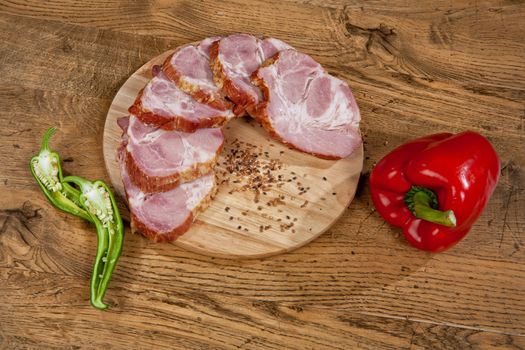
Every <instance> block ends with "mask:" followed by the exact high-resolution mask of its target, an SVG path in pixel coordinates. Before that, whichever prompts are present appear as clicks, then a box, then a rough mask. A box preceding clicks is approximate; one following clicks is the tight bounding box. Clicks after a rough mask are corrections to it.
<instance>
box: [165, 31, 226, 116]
mask: <svg viewBox="0 0 525 350" xmlns="http://www.w3.org/2000/svg"><path fill="white" fill-rule="evenodd" d="M219 39H220V37H213V38H207V39H204V40H203V41H201V42H200V43H199V44H198V45H191V44H190V45H185V46H182V47H180V48H178V49H177V50H175V52H174V53H173V54H172V55H171V56H169V57H168V58H167V59H166V61H165V62H164V64H163V66H162V71H163V72H164V74H165V75H166V76H167V77H168V78H169V79H170V80H171V81H173V82H174V83H175V84H176V85H177V87H178V88H179V89H181V90H182V91H184V92H185V93H187V94H189V95H190V96H191V97H193V98H194V99H195V100H196V101H198V102H201V103H205V104H207V105H210V106H212V107H214V108H216V109H219V110H222V111H226V110H228V109H231V108H232V106H233V104H232V103H231V102H230V101H228V100H226V99H225V97H224V95H223V94H222V93H221V90H220V89H219V88H218V87H217V86H216V85H215V83H214V82H213V73H212V72H211V68H210V46H211V44H212V43H213V42H214V41H217V40H219Z"/></svg>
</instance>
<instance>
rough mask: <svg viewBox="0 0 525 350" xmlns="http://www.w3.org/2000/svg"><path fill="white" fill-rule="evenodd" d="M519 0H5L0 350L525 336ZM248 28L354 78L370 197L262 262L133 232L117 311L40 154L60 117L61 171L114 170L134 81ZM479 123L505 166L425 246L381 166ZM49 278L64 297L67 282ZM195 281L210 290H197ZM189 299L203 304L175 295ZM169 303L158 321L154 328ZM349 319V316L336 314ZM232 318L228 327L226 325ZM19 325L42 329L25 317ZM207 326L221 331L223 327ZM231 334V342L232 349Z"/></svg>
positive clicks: (500, 341) (0, 7)
mask: <svg viewBox="0 0 525 350" xmlns="http://www.w3.org/2000/svg"><path fill="white" fill-rule="evenodd" d="M345 5H346V6H345ZM524 11H525V8H524V7H523V6H522V4H520V2H510V1H508V2H503V3H499V2H498V3H495V2H492V1H476V2H470V1H456V2H452V3H451V2H449V1H443V2H441V1H440V2H418V3H414V2H411V1H410V2H400V3H398V4H397V6H393V5H392V4H391V2H386V1H369V2H366V3H363V4H357V5H356V3H355V2H342V3H340V2H336V1H330V0H327V1H305V2H301V1H295V0H294V1H286V2H281V1H270V2H264V3H261V2H255V1H253V2H248V3H244V2H243V3H242V4H241V2H240V1H233V2H211V1H204V2H177V3H174V4H171V3H167V2H164V1H157V2H138V3H137V2H134V3H128V2H125V3H124V2H122V3H107V2H97V1H89V2H82V3H77V4H76V5H71V6H64V4H63V3H62V2H60V3H58V2H46V4H44V3H42V2H39V1H32V2H21V1H18V0H15V1H13V0H11V1H9V2H2V3H1V4H0V39H1V40H2V43H3V45H2V48H1V49H0V62H1V64H0V74H1V75H2V84H0V104H1V105H2V106H3V108H2V109H1V110H0V120H1V121H2V130H1V131H0V150H1V152H0V163H1V164H3V165H4V166H3V167H2V168H1V170H0V191H1V192H2V194H3V196H2V197H1V198H0V228H1V229H0V269H1V270H2V274H1V276H0V284H1V285H2V286H4V285H5V286H6V287H5V288H4V287H2V288H0V294H1V295H2V297H3V300H4V302H3V303H2V304H1V305H0V338H1V339H2V341H3V343H0V344H2V345H0V347H4V344H8V345H6V346H5V347H7V348H36V347H39V344H43V346H44V347H46V348H53V347H56V348H64V347H67V346H68V345H70V344H71V343H75V342H78V344H81V345H79V346H83V347H87V348H89V347H96V346H95V345H100V346H102V345H104V344H105V345H107V346H110V345H111V344H110V341H111V342H112V343H113V342H114V343H115V345H114V346H115V347H119V346H120V347H122V346H128V347H129V346H130V344H133V343H132V341H133V340H134V339H136V338H135V336H140V337H141V339H145V340H144V344H145V345H144V346H150V347H154V346H155V345H164V346H168V347H169V346H173V344H177V343H176V342H180V344H182V345H181V346H183V347H187V348H192V347H193V348H199V347H201V348H203V347H204V348H210V347H213V346H215V347H220V346H222V347H233V346H235V345H241V344H242V342H244V341H245V340H247V339H250V337H251V336H252V335H253V336H254V338H251V340H250V342H251V343H252V345H250V343H247V344H245V345H243V347H244V348H250V347H252V348H256V347H257V346H259V347H260V346H262V345H263V344H264V343H263V342H265V341H268V344H269V345H268V347H270V346H275V344H291V345H290V347H292V346H295V345H294V344H295V343H294V342H290V341H289V340H290V338H291V337H297V338H299V339H301V341H300V342H298V343H297V344H298V345H297V348H308V347H312V348H322V347H328V345H327V344H330V343H329V342H330V341H331V342H333V343H335V344H336V346H339V347H343V346H346V348H353V347H369V348H389V347H390V348H400V347H407V348H408V347H410V346H412V347H416V345H418V346H421V347H427V348H428V347H430V348H439V347H442V348H465V347H469V346H472V347H480V348H481V347H483V346H485V347H491V346H492V347H500V348H520V347H523V346H525V345H524V344H523V340H522V339H523V338H521V337H518V336H517V335H523V334H525V296H524V293H525V278H524V277H525V276H524V275H525V268H524V266H525V265H524V261H525V255H524V253H523V252H524V249H523V229H524V227H525V210H524V199H523V184H524V183H525V174H524V171H523V169H524V168H525V153H524V152H523V149H524V148H525V137H524V135H525V134H524V133H525V131H524V130H525V105H524V103H523V101H524V90H525V85H524V83H523V82H524V81H525V80H524V77H525V48H524V46H525V41H524V40H523V34H522V33H523V23H524V21H525V20H524V18H525V14H524ZM235 31H243V32H244V31H246V32H252V33H259V32H262V33H264V34H267V35H273V36H277V37H279V38H281V39H284V40H286V41H288V42H290V43H291V44H293V45H294V46H296V47H298V48H300V49H301V50H303V51H305V52H307V53H309V54H311V55H313V56H314V57H315V58H316V59H317V60H319V61H320V62H321V63H322V64H323V65H324V66H325V67H327V69H329V70H330V71H331V72H332V73H334V74H336V75H338V76H339V77H341V78H343V79H345V80H347V81H348V82H349V84H350V85H351V87H352V89H353V90H354V92H355V95H356V99H357V101H358V103H359V105H360V108H361V111H362V114H363V123H362V130H363V132H364V134H365V135H366V143H365V151H366V159H365V164H364V176H363V180H362V184H361V186H360V188H359V189H358V193H357V196H356V199H355V200H354V202H353V203H352V204H351V206H350V208H349V210H348V212H347V213H346V214H344V215H343V217H342V218H341V219H340V220H339V221H338V223H337V224H336V225H335V226H334V227H333V228H332V229H331V230H330V231H329V232H327V234H324V235H322V236H321V237H320V238H319V239H318V240H316V241H315V242H313V243H312V244H309V245H308V246H307V247H304V248H301V249H299V250H298V251H296V252H293V253H290V254H286V255H284V256H282V257H275V258H270V259H266V260H256V261H250V262H232V261H229V260H222V259H212V258H206V257H203V256H199V255H195V254H192V253H189V252H186V251H183V250H181V249H179V248H177V247H173V246H171V245H153V244H151V243H149V242H147V241H146V240H144V239H142V238H141V237H140V236H132V235H129V234H128V236H127V237H126V242H125V248H124V254H123V257H122V260H121V262H120V264H119V268H118V269H117V273H116V275H115V277H114V281H113V284H112V287H111V288H110V291H109V293H108V297H109V298H110V300H111V301H112V304H113V308H112V309H111V310H115V314H110V313H104V314H100V313H96V312H95V310H91V309H90V307H89V306H88V305H87V294H86V289H85V288H84V287H83V286H87V283H88V279H89V275H90V270H91V260H92V259H93V255H94V247H95V244H96V242H95V236H94V232H93V230H92V229H91V228H90V227H89V226H88V225H87V224H84V223H82V222H80V221H79V220H77V219H74V218H70V217H68V216H66V215H64V214H61V213H59V212H57V211H56V210H55V209H54V208H52V207H51V206H50V205H49V204H47V203H46V202H45V201H44V200H43V198H42V196H41V194H40V193H39V192H38V190H37V188H36V185H35V184H34V181H33V180H32V178H31V177H30V175H29V172H28V169H27V161H28V159H29V158H30V156H31V155H32V154H34V153H35V152H36V151H37V149H38V147H39V146H38V143H39V139H40V137H41V135H42V134H43V132H44V130H45V129H46V128H47V127H49V126H51V125H58V126H59V128H60V132H59V133H58V134H57V135H56V138H55V139H54V143H53V144H54V147H56V149H58V151H59V152H60V154H61V155H62V156H63V157H64V158H65V160H66V162H65V165H64V167H65V168H66V170H67V171H68V172H70V173H74V174H78V175H81V176H86V177H89V178H98V177H100V178H104V179H106V180H108V178H107V175H106V172H105V170H104V167H103V157H102V144H101V141H102V130H103V125H104V116H105V114H106V112H107V109H108V107H109V104H110V101H111V99H112V98H113V96H114V94H115V93H116V91H117V90H118V88H119V87H120V86H121V85H122V83H123V82H124V81H125V80H126V79H127V78H128V76H129V75H130V74H131V73H132V72H133V71H135V70H136V69H137V68H138V67H140V66H141V65H142V64H143V63H144V62H146V61H147V60H149V59H150V58H151V57H154V56H156V55H157V54H159V53H161V52H163V51H165V50H167V49H169V48H172V47H175V46H177V45H180V44H183V43H185V42H189V41H194V40H199V39H201V38H203V37H206V36H211V35H216V34H224V33H231V32H235ZM465 129H472V130H475V131H478V132H481V133H482V134H484V135H486V136H487V137H489V139H490V140H491V141H492V142H493V143H494V145H495V147H496V149H497V151H498V153H499V154H500V156H501V160H502V165H503V170H502V178H501V181H500V183H499V185H498V187H497V189H496V192H495V194H494V196H493V198H492V199H491V201H490V203H489V205H488V207H487V208H486V210H485V212H484V214H483V215H482V216H481V217H480V219H479V221H478V222H477V223H476V225H475V226H474V228H473V230H472V232H471V233H470V234H469V236H468V237H467V238H466V239H465V240H464V241H463V242H461V243H460V244H459V245H458V246H456V247H455V248H454V249H452V250H450V251H448V252H446V253H443V254H439V255H427V254H425V253H422V252H418V251H416V250H414V249H412V248H410V247H408V246H407V245H406V244H404V242H403V239H402V238H400V237H399V231H397V230H395V229H392V228H390V227H389V226H388V225H385V224H384V222H383V221H382V219H381V218H380V217H379V215H378V214H377V213H375V212H374V211H373V207H372V205H371V203H370V199H369V195H368V190H367V186H368V185H367V174H368V173H369V172H370V170H371V168H372V166H373V165H374V163H375V162H377V161H378V160H379V159H380V158H381V157H382V156H383V155H384V154H386V153H387V152H388V150H390V149H392V148H393V147H395V146H397V145H398V144H400V143H402V142H404V141H406V140H408V139H410V138H413V137H416V136H420V135H424V134H428V133H432V132H435V131H445V130H450V131H459V130H465ZM24 203H25V204H24ZM6 271H8V272H6ZM9 273H15V274H17V275H19V274H22V276H23V275H24V274H25V275H26V276H27V277H10V278H8V277H7V276H8V274H9ZM19 276H20V275H19ZM33 278H34V281H33ZM15 280H16V282H14V281H15ZM49 286H52V288H50V287H49ZM38 288H40V289H38ZM53 290H55V291H56V290H60V291H61V292H59V293H57V295H58V296H53V295H52V294H53ZM195 291H199V293H200V294H198V295H197V296H194V297H193V299H191V298H192V297H190V296H191V295H192V293H195ZM2 293H3V294H2ZM46 293H47V294H46ZM38 295H40V296H39V297H38ZM38 298H41V299H38ZM207 298H211V299H212V300H214V301H215V304H214V305H219V306H220V307H222V308H224V309H227V310H232V309H233V311H234V312H237V311H238V312H239V313H240V314H241V315H237V316H235V317H233V321H232V320H228V318H227V317H228V316H223V315H222V313H221V312H216V313H212V312H211V311H209V310H207V309H206V307H205V306H198V307H194V306H193V304H196V305H203V304H205V305H206V303H208V302H207V301H206V300H208V299H207ZM37 299H38V300H37ZM155 299H162V300H167V302H164V301H158V300H155ZM179 299H180V300H183V302H184V303H185V305H190V306H186V307H185V308H182V307H181V306H177V305H171V304H169V303H168V302H173V300H175V301H177V300H179ZM200 299H202V300H200ZM28 301H29V302H28ZM252 303H263V304H264V303H266V304H264V305H272V306H271V307H269V308H270V309H276V308H277V309H278V310H281V313H285V314H288V313H292V315H293V316H292V318H296V319H297V318H300V316H297V315H295V313H294V312H293V311H288V310H296V309H297V310H299V309H303V310H306V311H303V313H306V314H307V315H309V316H308V317H310V318H311V319H313V321H312V322H311V323H307V322H306V321H301V322H303V323H297V325H299V324H300V325H301V327H305V328H304V329H305V331H303V330H302V328H297V327H295V328H294V326H293V325H296V323H293V322H292V321H290V322H288V321H283V320H282V318H279V317H277V316H276V315H274V314H270V313H265V314H264V315H265V316H261V315H260V314H261V313H264V312H262V311H257V310H259V309H256V308H255V307H251V306H250V305H252ZM10 305H12V306H10ZM231 305H233V306H231ZM219 306H217V307H219ZM214 307H216V306H214ZM217 307H216V308H217ZM209 308H212V307H211V306H210V307H209ZM252 309H255V311H254V310H252ZM199 310H200V311H199ZM283 310H284V311H283ZM55 311H56V313H55ZM60 312H64V313H65V315H66V317H64V316H60V314H59V313H60ZM110 312H113V311H110ZM205 313H206V314H211V315H212V316H211V317H212V318H211V319H210V320H208V319H206V318H205V317H204V314H205ZM357 313H358V314H357ZM171 314H176V315H177V316H176V321H173V318H171V317H170V315H171ZM182 314H183V315H184V317H186V318H183V317H182V316H180V315H182ZM252 314H253V315H254V316H253V318H256V319H261V321H260V325H257V326H248V328H246V329H248V330H247V333H246V336H245V337H239V334H243V333H242V332H244V331H245V328H242V327H244V326H242V325H237V323H239V324H242V323H243V322H244V321H242V320H243V316H244V315H248V316H251V315H252ZM77 315H78V316H77ZM107 315H113V316H107ZM137 315H138V316H137ZM157 315H161V321H160V322H159V323H158V324H154V322H155V321H154V319H155V318H156V317H157ZM197 315H198V316H197ZM349 315H350V316H351V317H353V318H350V321H348V322H345V321H341V319H340V318H341V317H342V318H343V319H344V318H345V317H346V318H347V317H349ZM104 317H109V319H110V320H111V321H115V322H117V324H118V325H119V326H122V327H123V328H122V329H121V333H124V335H122V334H119V337H111V336H110V331H109V330H108V331H105V330H104V326H107V325H108V324H111V322H104ZM134 317H137V319H135V318H134ZM196 317H201V320H200V321H198V319H197V321H198V322H197V321H195V319H196ZM128 318H129V320H128ZM223 318H225V319H226V321H224V322H227V324H226V325H225V326H222V327H223V328H222V329H221V330H220V331H219V330H217V329H219V328H217V327H220V324H221V322H222V319H223ZM117 319H118V320H119V321H117ZM316 319H319V320H318V321H316ZM398 319H404V320H405V321H398ZM76 320H78V321H76ZM188 320H192V321H191V322H190V321H188ZM203 320H204V321H203ZM389 320H395V321H389ZM407 320H408V321H407ZM118 322H122V323H118ZM133 322H136V324H134V323H133ZM258 322H259V321H258ZM294 322H296V321H294ZM309 322H310V321H309ZM123 323H124V324H123ZM350 323H352V324H353V325H354V326H355V329H354V328H353V327H354V326H349V324H350ZM21 324H27V325H28V326H27V327H23V332H22V331H21V330H20V328H21V327H20V325H21ZM144 324H146V326H145V328H144V329H143V330H141V329H142V328H141V327H142V326H143V325H144ZM203 324H204V325H208V324H211V325H212V326H213V327H216V328H210V329H213V332H212V333H214V334H213V335H212V336H210V339H205V334H204V332H205V330H206V329H207V327H206V326H203ZM262 324H264V325H266V324H271V327H270V328H269V331H268V332H274V333H275V334H276V335H270V334H269V333H265V331H264V330H263V329H264V327H263V326H262ZM279 324H281V325H283V324H284V325H285V327H284V328H282V329H283V330H279V326H278V325H279ZM327 324H329V325H330V326H326V325H327ZM434 324H447V325H448V326H442V325H441V326H434ZM159 325H160V326H161V327H158V326H159ZM406 325H408V326H406ZM162 326H165V327H162ZM90 327H91V328H93V329H96V330H99V331H100V332H101V333H96V332H91V331H90V330H89V329H90ZM109 327H113V326H109ZM323 327H324V328H323ZM436 327H437V328H436ZM32 328H33V329H35V331H31V329H32ZM159 328H160V329H159ZM187 328H191V331H187V330H186V329H187ZM110 329H111V330H112V331H113V332H118V329H116V328H110ZM323 329H328V331H327V334H326V335H324V334H321V331H320V330H323ZM479 329H483V330H484V331H479ZM36 330H38V331H36ZM414 330H415V331H414ZM485 330H488V331H490V332H486V331H485ZM154 331H156V332H160V333H155V332H154ZM195 332H196V333H195ZM258 333H262V336H261V338H256V337H257V336H258ZM310 333H311V334H314V336H313V337H312V338H310V337H308V334H310ZM347 333H348V334H347ZM414 333H415V336H414V337H413V338H414V339H415V342H413V343H414V344H415V345H414V344H412V345H410V339H411V338H412V335H413V334H414ZM503 333H505V334H509V335H504V334H503ZM46 334H49V335H53V337H52V338H51V336H49V337H48V336H47V335H46ZM100 334H101V335H100ZM159 334H160V335H159ZM231 334H233V335H231ZM227 337H230V338H232V340H231V341H228V340H226V341H224V344H222V343H221V344H219V343H220V342H221V341H223V339H225V338H227ZM121 338H122V339H123V340H122V342H119V339H121ZM339 338H340V341H339V342H337V339H339ZM108 339H110V340H108ZM91 342H94V343H93V344H95V345H91V344H92V343H91ZM358 343H359V344H358ZM435 344H437V345H435ZM300 346H303V347H300Z"/></svg>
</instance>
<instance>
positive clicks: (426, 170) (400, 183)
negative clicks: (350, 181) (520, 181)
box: [370, 131, 500, 252]
mask: <svg viewBox="0 0 525 350" xmlns="http://www.w3.org/2000/svg"><path fill="white" fill-rule="evenodd" d="M499 174H500V164H499V159H498V155H497V154H496V151H495V150H494V148H493V147H492V145H491V144H490V142H489V141H488V140H487V139H486V138H484V137H483V136H481V135H479V134H477V133H475V132H471V131H466V132H462V133H460V134H456V135H453V134H449V133H443V134H435V135H430V136H426V137H423V138H420V139H417V140H413V141H410V142H408V143H406V144H404V145H402V146H400V147H398V148H396V149H395V150H393V151H392V152H391V153H389V154H388V155H386V156H385V157H384V158H383V159H382V160H381V161H380V162H379V163H378V164H377V165H376V166H375V168H374V169H373V170H372V174H371V175H370V193H371V196H372V200H373V202H374V205H375V206H376V208H377V211H378V212H379V213H380V214H381V215H382V216H383V218H384V219H385V220H386V221H387V222H388V223H390V224H391V225H394V226H397V227H402V228H403V234H404V236H405V237H406V239H407V240H408V242H409V243H410V244H412V245H413V246H415V247H417V248H419V249H422V250H426V251H431V252H439V251H442V250H445V249H448V248H450V247H452V246H453V245H454V244H456V243H457V242H458V241H460V240H461V239H462V238H463V237H464V236H465V235H466V234H467V233H468V232H469V230H470V228H471V226H472V225H473V224H474V222H475V221H476V220H477V218H478V217H479V215H480V214H481V212H482V211H483V208H484V207H485V205H486V203H487V201H488V200H489V198H490V196H491V195H492V192H493V191H494V188H495V187H496V183H497V182H498V179H499Z"/></svg>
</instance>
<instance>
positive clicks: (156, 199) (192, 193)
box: [119, 139, 216, 242]
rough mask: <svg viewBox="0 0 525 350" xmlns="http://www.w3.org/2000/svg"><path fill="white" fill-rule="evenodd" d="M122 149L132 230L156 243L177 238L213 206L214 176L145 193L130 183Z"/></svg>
mask: <svg viewBox="0 0 525 350" xmlns="http://www.w3.org/2000/svg"><path fill="white" fill-rule="evenodd" d="M124 142H125V139H124ZM122 150H123V148H121V152H120V157H119V161H120V167H121V170H120V171H121V175H122V182H123V184H124V189H125V191H126V197H127V200H128V206H129V209H130V213H131V228H132V230H133V231H138V232H140V233H142V234H143V235H144V236H146V237H148V238H149V239H151V240H153V241H154V242H168V241H173V240H175V239H177V237H179V236H180V235H182V234H183V233H185V232H186V231H187V230H188V229H189V228H190V225H191V224H192V223H193V221H194V220H195V218H196V216H197V215H198V214H199V213H200V212H202V211H203V210H205V209H206V208H207V207H208V205H209V204H210V203H211V198H212V196H213V195H214V194H215V190H216V182H215V175H214V174H213V173H210V174H209V175H205V176H202V177H199V178H197V179H195V180H193V181H191V182H187V183H183V184H181V185H179V186H177V187H175V188H173V189H171V190H169V191H166V192H157V193H145V192H143V191H141V190H140V189H139V188H138V187H137V186H136V185H135V184H134V183H133V181H131V176H130V173H129V172H128V169H127V166H126V157H124V156H123V153H122Z"/></svg>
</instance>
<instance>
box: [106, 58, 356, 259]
mask: <svg viewBox="0 0 525 350" xmlns="http://www.w3.org/2000/svg"><path fill="white" fill-rule="evenodd" d="M171 52H173V51H168V52H165V53H164V54H162V55H160V56H158V57H155V58H154V59H152V60H151V61H149V62H148V63H146V64H145V65H144V66H142V67H141V68H140V69H138V70H137V71H136V72H135V73H134V74H133V75H132V76H131V77H130V78H129V79H128V80H127V81H126V82H125V83H124V85H123V86H122V87H121V88H120V90H119V91H118V93H117V95H116V96H115V99H114V100H113V102H112V104H111V106H110V108H109V112H108V115H107V119H106V124H105V128H104V145H103V146H104V159H105V162H106V167H107V170H108V173H109V177H110V179H111V182H112V184H113V186H114V188H115V189H116V191H117V193H118V194H119V195H120V196H121V197H122V198H124V189H123V185H122V181H121V178H120V172H119V166H118V163H117V160H116V151H117V147H118V145H119V143H120V136H121V130H120V128H119V127H118V125H117V119H118V118H120V117H123V116H126V115H128V113H127V109H128V107H129V106H130V105H131V104H132V103H133V101H134V100H135V97H136V95H137V93H138V92H139V90H140V89H142V88H143V87H144V86H145V85H146V83H147V82H148V81H149V80H150V79H151V67H152V66H153V65H155V64H161V63H162V62H163V61H164V59H165V58H166V57H167V56H168V55H169V54H170V53H171ZM224 133H225V136H226V141H225V145H224V149H223V151H222V154H221V157H220V159H219V164H218V165H217V169H216V173H217V177H218V182H219V186H218V192H217V195H216V196H215V198H214V200H213V201H212V204H211V205H210V207H208V208H207V209H206V210H205V211H204V212H203V213H201V214H200V215H199V216H198V217H197V219H196V220H195V223H194V224H193V225H192V226H191V228H190V230H189V231H188V232H186V233H185V234H184V235H183V236H181V237H180V238H179V239H178V240H176V241H175V242H174V243H175V244H176V245H178V246H181V247H184V248H186V249H189V250H192V251H194V252H198V253H202V254H206V255H212V256H219V257H226V258H260V257H266V256H270V255H274V254H279V253H284V252H287V251H290V250H293V249H296V248H299V247H301V246H303V245H304V244H306V243H308V242H310V241H312V240H313V239H315V238H316V237H318V236H319V235H321V234H322V233H323V232H324V231H326V230H327V229H328V228H329V227H330V226H332V225H333V224H334V223H335V221H336V220H337V219H338V218H339V217H340V216H341V215H342V214H343V212H344V211H345V210H346V209H347V207H348V205H349V204H350V202H351V201H352V199H353V198H354V194H355V191H356V188H357V183H358V181H359V174H360V172H361V169H362V167H363V149H362V147H361V148H359V149H358V150H357V151H356V152H354V154H353V155H352V156H351V157H349V158H347V159H343V160H339V161H329V160H322V159H318V158H316V157H313V156H310V155H307V154H303V153H300V152H297V151H294V150H290V149H288V148H287V147H286V146H284V145H282V144H280V143H278V142H276V141H275V140H272V139H270V138H269V136H268V134H267V133H266V132H265V130H264V129H262V128H261V127H260V126H259V125H258V124H257V123H256V122H255V121H253V120H251V119H248V118H240V119H236V120H233V121H231V122H230V123H229V124H228V125H227V126H226V127H225V128H224ZM247 158H251V159H254V160H255V164H257V165H258V167H257V169H259V170H261V171H262V172H263V173H262V174H261V175H260V176H261V177H260V178H257V174H255V173H254V169H253V165H247V162H246V159H247ZM243 159H244V160H243ZM257 169H256V171H257ZM268 169H273V170H271V171H270V172H267V170H268ZM261 178H262V179H263V180H262V181H261V180H260V179H261ZM268 180H269V181H268ZM257 184H262V186H263V187H264V188H262V189H261V188H259V189H253V187H257V186H258V185H257Z"/></svg>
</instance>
